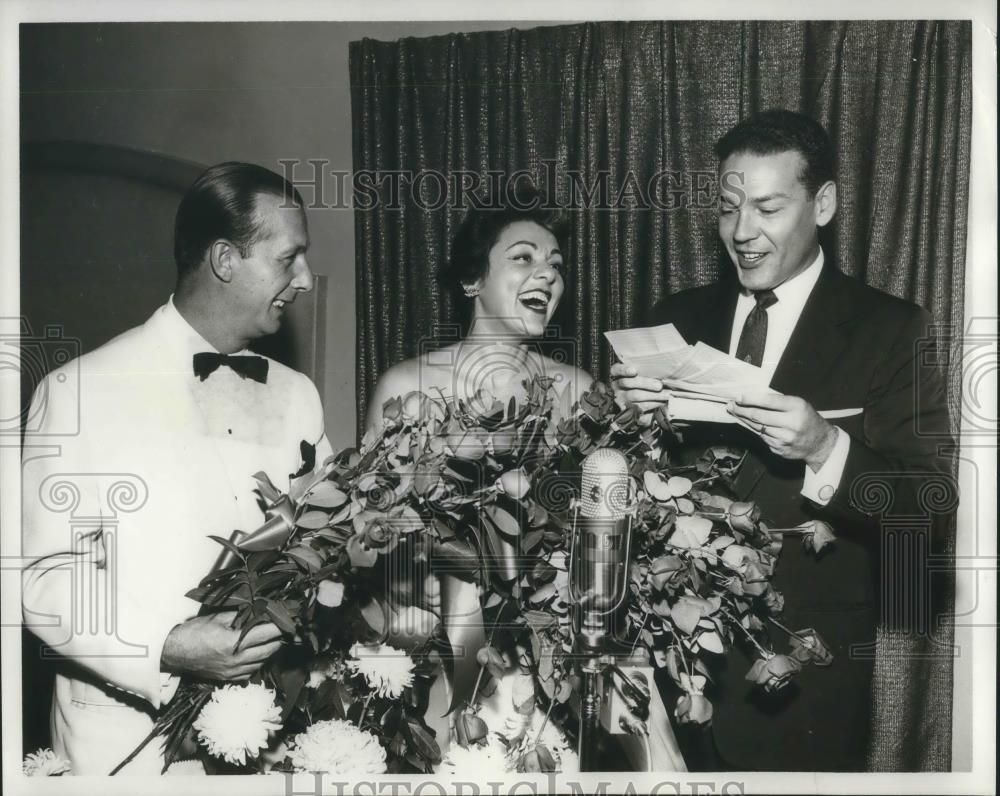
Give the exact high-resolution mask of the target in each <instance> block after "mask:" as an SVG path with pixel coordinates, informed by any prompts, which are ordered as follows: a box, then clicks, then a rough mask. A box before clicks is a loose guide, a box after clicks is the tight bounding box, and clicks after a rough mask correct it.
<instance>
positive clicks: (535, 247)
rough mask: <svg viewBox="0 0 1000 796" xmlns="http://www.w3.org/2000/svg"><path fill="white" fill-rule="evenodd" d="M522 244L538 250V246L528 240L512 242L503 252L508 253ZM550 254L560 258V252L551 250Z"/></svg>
mask: <svg viewBox="0 0 1000 796" xmlns="http://www.w3.org/2000/svg"><path fill="white" fill-rule="evenodd" d="M522 243H523V244H524V245H525V246H530V247H531V248H532V249H537V248H538V246H537V245H536V244H535V243H532V242H531V241H530V240H517V241H514V242H513V243H512V244H510V246H508V247H507V248H506V249H504V251H505V252H509V251H510V250H511V249H513V248H514V247H515V246H519V245H521V244H522ZM552 254H558V255H559V256H560V257H561V256H562V252H561V251H560V250H559V249H553V250H552Z"/></svg>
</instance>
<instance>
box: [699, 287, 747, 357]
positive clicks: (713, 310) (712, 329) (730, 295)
mask: <svg viewBox="0 0 1000 796" xmlns="http://www.w3.org/2000/svg"><path fill="white" fill-rule="evenodd" d="M716 288H717V290H716V293H715V295H714V296H713V297H712V300H711V301H709V305H708V307H707V308H706V309H705V310H704V312H703V313H702V316H701V318H699V319H697V321H696V323H695V330H696V331H695V334H694V338H695V339H694V340H691V341H689V342H692V343H694V342H699V341H700V342H703V343H705V344H706V345H710V346H712V348H716V349H718V350H719V351H722V352H723V353H726V352H728V351H729V338H730V335H731V334H732V329H733V317H734V316H735V314H736V300H737V298H738V297H739V282H737V280H736V279H723V280H722V281H721V282H718V283H717V284H716Z"/></svg>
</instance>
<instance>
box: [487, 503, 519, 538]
mask: <svg viewBox="0 0 1000 796" xmlns="http://www.w3.org/2000/svg"><path fill="white" fill-rule="evenodd" d="M484 514H486V516H487V517H489V518H490V520H491V521H492V522H493V524H494V525H495V526H496V529H497V530H498V531H500V533H502V534H506V535H507V536H520V535H521V524H520V523H519V522H518V521H517V519H516V518H515V517H514V515H512V514H511V513H510V512H509V511H507V510H506V509H503V508H500V506H497V505H496V504H494V505H492V506H488V507H487V508H486V509H485V511H484Z"/></svg>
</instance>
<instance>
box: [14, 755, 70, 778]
mask: <svg viewBox="0 0 1000 796" xmlns="http://www.w3.org/2000/svg"><path fill="white" fill-rule="evenodd" d="M22 771H24V776H26V777H58V776H59V775H60V774H68V773H69V771H70V765H69V760H64V759H63V758H61V757H59V755H57V754H56V753H55V752H53V751H52V750H51V749H39V750H38V751H37V752H31V753H30V754H28V755H27V756H26V757H25V758H24V763H23V764H22Z"/></svg>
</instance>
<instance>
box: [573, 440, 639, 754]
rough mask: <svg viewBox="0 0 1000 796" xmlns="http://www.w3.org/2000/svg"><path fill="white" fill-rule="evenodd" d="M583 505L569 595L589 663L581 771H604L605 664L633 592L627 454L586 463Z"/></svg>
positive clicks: (580, 647) (612, 453) (579, 646)
mask: <svg viewBox="0 0 1000 796" xmlns="http://www.w3.org/2000/svg"><path fill="white" fill-rule="evenodd" d="M582 470H583V473H582V478H581V483H580V501H579V505H578V507H577V510H576V512H575V513H574V517H573V531H572V536H571V541H570V578H569V593H570V598H571V599H572V600H573V602H574V616H573V629H574V633H575V639H574V647H575V650H576V652H577V654H578V655H580V656H581V657H582V659H583V663H582V666H581V670H582V675H583V677H582V680H583V683H582V685H583V693H582V694H581V711H580V744H579V753H580V770H581V771H596V770H599V769H598V759H597V758H598V747H599V738H600V735H599V733H600V726H601V725H600V711H601V697H602V684H601V680H602V676H603V671H604V667H605V664H604V661H602V660H601V656H602V655H603V654H605V653H607V652H610V651H611V650H610V649H609V647H610V645H611V643H612V642H613V638H614V633H613V627H612V625H613V621H614V615H615V613H616V612H617V610H618V609H619V608H620V607H621V605H622V603H623V602H624V600H625V596H626V594H627V590H628V569H629V554H630V553H631V547H632V511H633V507H632V504H633V500H632V494H631V479H630V477H629V474H628V461H627V460H626V459H625V456H624V454H622V453H621V451H617V450H614V449H612V448H600V449H598V450H596V451H594V452H593V453H591V454H590V455H588V456H587V457H586V458H584V460H583V465H582Z"/></svg>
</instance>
